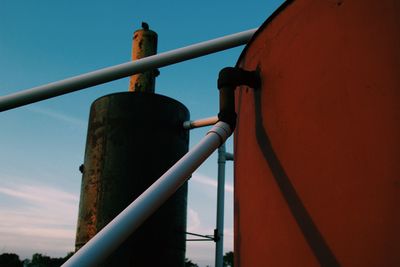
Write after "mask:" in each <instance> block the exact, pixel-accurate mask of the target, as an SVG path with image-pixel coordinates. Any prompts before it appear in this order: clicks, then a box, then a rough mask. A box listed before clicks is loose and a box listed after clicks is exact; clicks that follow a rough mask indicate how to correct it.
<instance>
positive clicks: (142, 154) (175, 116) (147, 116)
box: [76, 92, 189, 267]
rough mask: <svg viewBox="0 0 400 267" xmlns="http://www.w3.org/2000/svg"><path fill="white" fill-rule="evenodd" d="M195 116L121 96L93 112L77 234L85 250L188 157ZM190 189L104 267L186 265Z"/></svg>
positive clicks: (161, 101) (165, 102) (174, 106)
mask: <svg viewBox="0 0 400 267" xmlns="http://www.w3.org/2000/svg"><path fill="white" fill-rule="evenodd" d="M186 120H189V112H188V110H187V109H186V107H185V106H183V105H182V104H181V103H179V102H177V101H175V100H173V99H171V98H168V97H165V96H161V95H157V94H149V93H133V92H126V93H116V94H111V95H107V96H104V97H101V98H99V99H97V100H96V101H95V102H94V103H93V104H92V106H91V111H90V119H89V129H88V136H87V143H86V152H85V163H84V173H83V178H82V189H81V200H80V207H79V210H80V211H79V219H78V229H77V239H76V248H77V249H79V248H80V247H81V246H83V245H84V244H85V243H86V242H87V241H88V240H89V239H90V238H91V237H93V236H94V235H95V234H96V233H97V232H98V231H99V230H100V229H102V228H103V227H104V226H105V225H106V224H107V223H108V222H109V221H111V220H112V219H113V218H114V217H115V216H116V215H117V214H118V213H119V212H121V211H122V210H123V209H124V208H126V207H127V206H128V205H129V204H130V203H131V202H132V201H133V200H134V199H135V198H137V197H138V196H139V195H140V194H141V193H142V192H143V191H144V190H145V189H147V188H148V187H149V186H150V185H151V184H152V183H153V182H154V181H155V180H156V179H157V178H159V177H160V176H161V175H162V174H163V173H164V172H165V171H166V170H168V169H169V167H171V166H172V165H173V164H174V163H175V162H176V161H177V160H179V159H180V158H181V157H182V156H183V155H184V154H185V153H186V152H187V151H188V144H189V134H188V131H187V130H184V129H183V127H182V123H183V121H186ZM186 205H187V184H186V183H185V184H184V185H183V186H182V187H181V188H180V189H179V190H178V191H177V192H176V193H175V194H174V195H173V196H172V197H171V198H170V199H169V200H168V201H167V202H166V203H165V204H164V205H163V206H162V207H161V208H160V209H159V210H158V211H157V212H156V213H155V214H154V215H153V216H152V217H150V218H149V219H148V220H147V221H146V222H145V223H144V225H143V226H142V227H140V228H139V229H138V230H137V231H136V232H135V233H133V234H132V236H131V237H130V238H129V239H128V240H127V241H126V242H125V243H123V244H122V245H121V246H120V248H119V249H118V250H117V251H116V252H115V253H114V254H113V255H112V256H111V257H110V258H109V259H108V261H106V262H105V263H104V264H103V265H102V266H135V267H136V266H138V267H141V266H179V267H183V266H184V259H185V242H186V241H185V239H186V234H185V231H186Z"/></svg>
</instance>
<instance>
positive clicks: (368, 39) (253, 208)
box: [235, 0, 400, 267]
mask: <svg viewBox="0 0 400 267" xmlns="http://www.w3.org/2000/svg"><path fill="white" fill-rule="evenodd" d="M237 65H238V66H240V67H242V68H244V69H246V70H256V69H257V70H258V71H259V72H260V74H261V77H262V86H261V88H259V89H258V90H255V91H253V90H252V89H248V88H246V87H241V88H240V89H239V90H236V102H237V112H238V125H237V129H236V132H235V266H240V267H253V266H274V267H276V266H400V242H399V240H400V208H399V207H400V2H399V1H397V0H380V1H370V0H368V1H365V0H351V1H350V0H348V1H346V0H327V1H317V0H297V1H289V2H286V3H285V4H284V5H283V6H282V7H281V8H280V9H279V10H278V11H277V12H276V13H275V14H274V15H273V16H272V17H271V18H270V19H268V20H267V21H266V22H265V23H264V25H263V26H262V27H261V28H260V30H259V31H258V32H257V33H256V35H255V37H254V38H253V40H252V41H251V42H250V43H249V44H248V45H247V47H246V48H245V50H244V51H243V53H242V55H241V57H240V58H239V61H238V64H237Z"/></svg>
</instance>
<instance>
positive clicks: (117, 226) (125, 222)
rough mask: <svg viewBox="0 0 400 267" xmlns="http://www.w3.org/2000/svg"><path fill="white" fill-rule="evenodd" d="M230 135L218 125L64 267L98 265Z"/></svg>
mask: <svg viewBox="0 0 400 267" xmlns="http://www.w3.org/2000/svg"><path fill="white" fill-rule="evenodd" d="M230 135H231V130H230V128H229V125H228V124H227V123H225V122H221V121H220V122H218V123H217V124H215V125H214V127H212V128H211V130H210V131H209V132H208V133H207V135H206V136H205V137H204V138H203V139H202V140H201V141H200V142H199V143H198V144H197V145H196V146H195V147H194V148H193V149H191V150H190V151H189V152H188V153H186V154H185V156H183V157H182V158H181V159H180V160H179V161H178V162H177V163H175V164H174V166H172V167H171V168H170V169H169V170H168V171H167V172H166V173H165V174H163V175H162V176H161V177H160V178H159V179H158V180H157V181H156V182H154V183H153V184H152V185H151V186H150V187H149V188H148V189H147V190H146V191H145V192H143V193H142V194H141V195H140V196H139V197H138V198H137V199H135V200H134V201H133V202H132V203H131V204H130V205H129V206H128V207H127V208H126V209H124V210H123V211H122V212H121V213H120V214H119V215H118V216H117V217H115V218H114V219H113V220H112V221H111V222H110V223H109V224H108V225H106V226H105V227H104V228H103V229H102V230H101V231H100V232H98V233H97V235H95V236H94V237H93V238H92V239H91V240H90V241H89V242H88V243H86V244H85V245H84V246H83V247H82V248H81V249H80V250H78V251H77V252H76V253H75V254H74V255H73V256H72V257H71V258H70V259H69V260H68V261H67V262H65V263H64V264H63V265H62V266H64V267H89V266H97V265H98V264H100V263H101V262H103V261H104V260H105V259H106V258H107V257H108V256H109V255H110V254H111V253H112V252H113V251H114V250H115V249H117V248H118V246H119V245H120V244H121V243H122V242H123V241H125V239H126V238H128V237H129V236H130V235H131V234H132V233H133V232H134V231H135V230H136V229H137V228H138V227H139V226H140V225H141V224H142V223H143V222H144V221H145V220H146V219H147V218H148V217H149V216H150V215H151V214H153V213H154V212H155V211H156V210H157V209H158V208H159V207H160V206H161V205H162V204H163V203H164V202H165V201H166V200H167V199H168V198H169V197H170V196H171V195H172V194H173V193H175V192H176V190H178V188H179V187H180V186H181V185H182V184H183V183H184V182H185V181H186V180H187V179H188V178H189V177H190V175H191V174H192V173H193V172H194V171H195V170H196V169H197V168H198V167H199V166H200V164H201V163H203V162H204V161H205V160H206V159H207V158H208V157H209V156H210V155H211V154H212V153H213V152H214V151H215V150H216V149H217V148H218V147H219V146H220V145H221V144H223V143H224V142H225V140H226V139H227V138H228V137H229V136H230Z"/></svg>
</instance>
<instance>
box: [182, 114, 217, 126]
mask: <svg viewBox="0 0 400 267" xmlns="http://www.w3.org/2000/svg"><path fill="white" fill-rule="evenodd" d="M217 121H218V116H214V117H209V118H205V119H199V120H194V121H185V122H184V123H183V128H185V129H193V128H199V127H204V126H210V125H214V124H216V123H217Z"/></svg>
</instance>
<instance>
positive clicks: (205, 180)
mask: <svg viewBox="0 0 400 267" xmlns="http://www.w3.org/2000/svg"><path fill="white" fill-rule="evenodd" d="M191 181H194V182H196V183H199V184H202V185H206V186H211V187H215V188H217V186H218V181H217V179H216V178H215V179H213V178H210V177H208V176H206V175H203V174H200V173H198V172H195V173H193V175H192V178H191ZM225 192H229V193H233V185H231V184H228V183H225Z"/></svg>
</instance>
